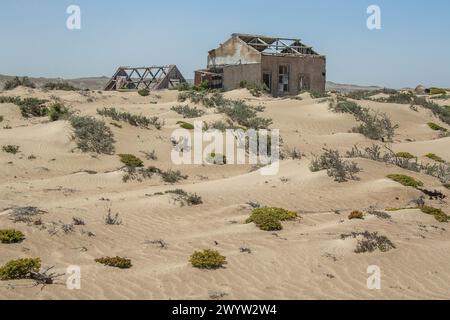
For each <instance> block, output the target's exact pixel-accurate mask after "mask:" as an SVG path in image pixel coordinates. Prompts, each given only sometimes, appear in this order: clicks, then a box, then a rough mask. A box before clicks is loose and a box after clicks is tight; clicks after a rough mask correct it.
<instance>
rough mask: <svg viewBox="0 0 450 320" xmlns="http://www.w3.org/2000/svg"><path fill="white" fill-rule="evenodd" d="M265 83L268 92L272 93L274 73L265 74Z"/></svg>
mask: <svg viewBox="0 0 450 320" xmlns="http://www.w3.org/2000/svg"><path fill="white" fill-rule="evenodd" d="M263 83H264V85H265V86H266V90H267V92H272V72H263Z"/></svg>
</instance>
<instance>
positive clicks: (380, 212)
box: [367, 206, 391, 219]
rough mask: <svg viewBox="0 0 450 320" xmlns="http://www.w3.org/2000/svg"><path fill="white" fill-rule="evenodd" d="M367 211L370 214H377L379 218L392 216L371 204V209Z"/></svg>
mask: <svg viewBox="0 0 450 320" xmlns="http://www.w3.org/2000/svg"><path fill="white" fill-rule="evenodd" d="M367 213H368V214H370V215H373V216H376V217H377V218H380V219H390V218H391V215H390V214H388V213H386V212H384V211H379V210H376V208H375V207H373V206H371V207H370V208H369V210H367Z"/></svg>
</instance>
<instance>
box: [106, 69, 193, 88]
mask: <svg viewBox="0 0 450 320" xmlns="http://www.w3.org/2000/svg"><path fill="white" fill-rule="evenodd" d="M183 82H186V80H185V79H184V77H183V75H182V74H181V72H180V71H179V70H178V68H177V66H176V65H174V64H171V65H167V66H153V67H139V68H136V67H119V68H118V69H117V71H116V72H115V73H114V75H113V76H112V77H111V79H110V80H109V81H108V83H107V84H106V86H105V89H104V90H106V91H110V90H139V89H149V90H159V89H167V88H170V87H175V86H177V85H179V84H180V83H183Z"/></svg>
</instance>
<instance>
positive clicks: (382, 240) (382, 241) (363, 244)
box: [341, 231, 395, 253]
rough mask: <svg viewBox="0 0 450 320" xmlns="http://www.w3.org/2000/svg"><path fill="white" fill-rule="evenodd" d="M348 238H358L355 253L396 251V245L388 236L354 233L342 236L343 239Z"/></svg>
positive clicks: (374, 233) (365, 232)
mask: <svg viewBox="0 0 450 320" xmlns="http://www.w3.org/2000/svg"><path fill="white" fill-rule="evenodd" d="M348 237H352V238H357V240H358V242H357V245H356V249H355V253H363V252H373V251H375V250H377V249H378V250H380V251H381V252H386V251H389V250H391V249H395V245H394V244H393V243H392V241H391V240H389V239H388V238H387V237H386V236H382V235H379V234H378V232H369V231H364V232H352V233H349V234H341V239H346V238H348Z"/></svg>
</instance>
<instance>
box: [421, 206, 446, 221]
mask: <svg viewBox="0 0 450 320" xmlns="http://www.w3.org/2000/svg"><path fill="white" fill-rule="evenodd" d="M420 210H421V211H422V212H423V213H426V214H431V215H432V216H434V218H435V219H436V220H437V221H439V222H448V219H449V216H448V215H446V214H445V213H444V212H443V211H442V210H441V209H438V208H433V207H429V206H422V207H420Z"/></svg>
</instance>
